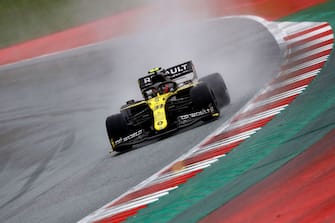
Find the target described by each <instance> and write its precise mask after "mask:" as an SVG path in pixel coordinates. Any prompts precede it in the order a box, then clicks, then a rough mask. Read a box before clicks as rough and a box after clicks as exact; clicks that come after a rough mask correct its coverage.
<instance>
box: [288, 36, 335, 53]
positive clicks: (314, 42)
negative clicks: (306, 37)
mask: <svg viewBox="0 0 335 223" xmlns="http://www.w3.org/2000/svg"><path fill="white" fill-rule="evenodd" d="M333 39H334V35H333V34H329V35H327V36H323V37H321V38H318V39H315V40H312V41H308V42H306V43H304V44H302V45H299V46H295V47H293V48H291V53H295V52H297V51H298V50H303V49H306V48H308V47H311V46H314V45H317V44H319V43H323V42H326V41H329V40H333Z"/></svg>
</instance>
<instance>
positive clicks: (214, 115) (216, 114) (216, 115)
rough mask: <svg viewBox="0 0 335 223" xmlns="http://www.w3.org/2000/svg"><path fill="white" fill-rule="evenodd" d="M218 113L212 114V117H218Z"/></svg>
mask: <svg viewBox="0 0 335 223" xmlns="http://www.w3.org/2000/svg"><path fill="white" fill-rule="evenodd" d="M219 115H220V114H219V113H214V114H212V116H213V117H218V116H219Z"/></svg>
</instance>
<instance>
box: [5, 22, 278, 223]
mask: <svg viewBox="0 0 335 223" xmlns="http://www.w3.org/2000/svg"><path fill="white" fill-rule="evenodd" d="M279 55H280V53H279V48H278V47H277V45H276V42H275V40H274V39H273V38H272V37H271V35H270V33H269V32H268V31H267V30H266V29H265V28H264V27H263V26H261V25H259V24H258V23H256V22H254V21H250V20H247V19H226V20H220V21H216V22H212V23H209V24H205V25H197V27H196V29H194V28H187V29H186V28H185V27H184V28H179V29H177V30H173V31H172V30H166V31H164V32H163V31H162V32H156V33H147V34H145V35H139V36H131V37H125V38H120V39H116V40H113V41H110V42H106V43H104V44H99V45H96V46H91V47H88V48H84V49H80V50H75V51H72V52H70V53H65V54H62V55H60V56H53V57H48V58H42V59H39V60H36V61H34V62H29V63H21V64H16V65H13V66H9V67H4V68H0V222H3V223H14V222H15V223H18V222H51V223H53V222H55V223H56V222H57V223H58V222H64V223H66V222H76V221H78V220H80V219H81V218H83V217H85V216H86V215H88V214H89V213H91V212H92V211H94V210H96V209H97V208H99V207H101V206H102V205H104V204H106V203H107V202H109V201H111V200H112V199H115V198H116V197H117V196H119V195H120V194H122V193H123V192H125V191H126V190H127V189H129V188H130V187H132V186H135V185H136V184H138V183H140V182H141V181H142V180H144V179H145V178H147V177H149V176H151V175H152V174H154V173H155V172H157V171H158V170H160V169H161V168H162V167H164V166H165V165H167V164H169V163H170V162H172V161H173V160H174V159H176V158H177V157H179V156H180V155H181V154H183V153H185V152H186V151H188V150H189V149H190V148H191V147H192V146H194V145H196V144H197V143H199V142H200V141H201V140H202V139H203V138H204V137H205V136H206V135H207V134H208V133H210V132H211V131H213V130H215V129H216V128H217V127H218V126H219V125H220V124H222V123H223V122H224V121H225V120H227V119H228V118H229V117H231V116H232V115H233V114H234V113H235V112H236V111H237V110H239V109H240V108H241V106H243V104H244V103H245V102H246V101H247V100H248V99H250V97H252V96H253V94H254V93H256V92H257V90H258V89H260V88H261V87H262V86H263V85H264V84H265V83H266V82H268V81H269V80H270V79H271V78H272V77H273V76H274V75H275V74H276V72H277V71H278V69H279V64H280V56H279ZM190 59H191V60H193V62H194V63H195V66H196V68H197V70H198V75H199V76H200V77H201V76H204V75H206V74H209V73H212V72H220V73H222V74H223V75H224V78H225V80H226V82H227V85H228V88H229V90H230V93H231V98H232V104H231V105H229V106H228V107H226V108H224V109H223V111H222V113H223V116H222V117H221V119H219V120H218V121H215V122H212V123H209V124H206V125H203V126H200V127H198V128H195V129H191V130H189V131H184V132H181V133H180V134H177V135H174V136H172V137H170V138H167V139H164V140H162V141H159V142H155V143H153V144H150V145H147V146H145V147H142V148H138V149H134V150H132V151H130V152H127V153H123V154H121V155H120V154H117V153H115V154H113V155H112V156H110V155H109V154H108V149H109V144H108V139H107V137H106V133H105V126H104V122H105V118H106V117H107V116H108V115H110V114H112V113H116V112H118V109H119V107H120V106H121V105H122V103H124V102H125V101H126V100H128V99H130V98H132V97H133V96H136V97H135V98H140V96H139V91H138V88H137V78H138V77H140V76H141V75H142V74H145V73H146V71H147V70H148V69H150V68H152V67H155V66H171V65H174V64H177V63H181V62H184V61H187V60H190Z"/></svg>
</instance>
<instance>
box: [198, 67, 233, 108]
mask: <svg viewBox="0 0 335 223" xmlns="http://www.w3.org/2000/svg"><path fill="white" fill-rule="evenodd" d="M200 81H201V82H203V83H206V84H207V86H208V87H209V88H210V89H212V90H213V93H214V95H215V98H216V101H217V106H218V108H220V109H221V108H222V107H224V106H226V105H228V104H229V103H230V96H229V93H228V89H227V86H226V83H225V81H224V80H223V78H222V76H221V75H220V74H219V73H213V74H210V75H207V76H205V77H203V78H200Z"/></svg>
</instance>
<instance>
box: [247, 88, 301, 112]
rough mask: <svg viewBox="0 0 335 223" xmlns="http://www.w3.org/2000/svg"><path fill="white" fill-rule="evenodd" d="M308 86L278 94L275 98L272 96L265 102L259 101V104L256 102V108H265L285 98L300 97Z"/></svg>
mask: <svg viewBox="0 0 335 223" xmlns="http://www.w3.org/2000/svg"><path fill="white" fill-rule="evenodd" d="M306 87H307V85H304V86H302V87H299V88H295V89H293V90H290V91H286V92H283V93H281V94H277V95H275V96H272V97H270V98H268V99H265V100H263V101H259V102H256V103H254V104H253V105H254V107H256V108H257V107H260V106H264V105H266V104H270V103H273V102H276V101H279V100H282V99H285V98H288V97H291V96H294V95H298V94H301V92H303V91H304V90H305V89H306Z"/></svg>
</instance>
